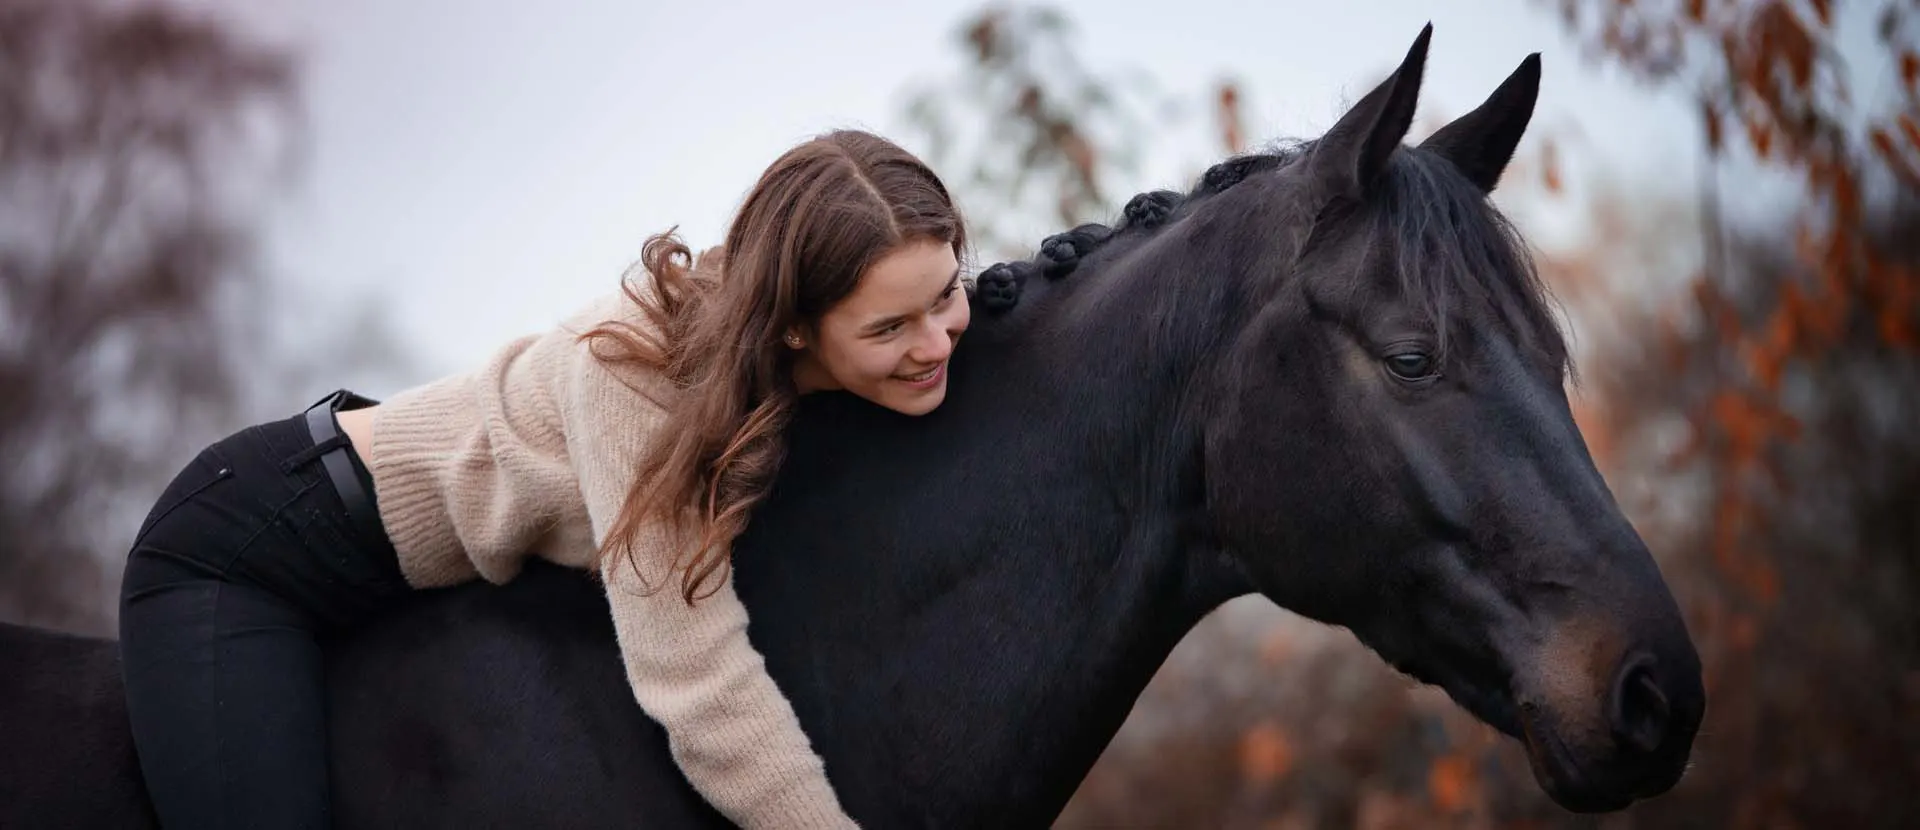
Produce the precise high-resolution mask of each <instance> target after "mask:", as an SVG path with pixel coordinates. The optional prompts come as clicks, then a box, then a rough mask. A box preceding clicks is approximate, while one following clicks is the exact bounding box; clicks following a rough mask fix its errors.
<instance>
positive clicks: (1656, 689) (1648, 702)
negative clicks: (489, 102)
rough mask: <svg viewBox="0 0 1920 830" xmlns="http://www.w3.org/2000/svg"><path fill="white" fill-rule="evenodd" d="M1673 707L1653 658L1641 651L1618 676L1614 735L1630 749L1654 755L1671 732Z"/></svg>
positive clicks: (1613, 710) (1622, 667) (1615, 685)
mask: <svg viewBox="0 0 1920 830" xmlns="http://www.w3.org/2000/svg"><path fill="white" fill-rule="evenodd" d="M1671 714H1672V709H1671V707H1670V706H1669V705H1668V703H1667V696H1666V694H1665V693H1663V692H1661V691H1660V684H1659V682H1658V681H1657V680H1655V679H1654V673H1653V658H1652V657H1650V656H1647V655H1645V654H1637V655H1634V656H1633V657H1631V658H1629V659H1628V660H1627V661H1626V663H1624V664H1622V665H1621V667H1620V673H1619V675H1617V676H1616V677H1615V678H1614V684H1613V703H1612V707H1611V709H1610V711H1609V712H1608V715H1609V718H1610V719H1611V720H1612V721H1613V737H1614V739H1615V740H1617V741H1619V742H1620V743H1622V744H1624V745H1626V746H1627V747H1628V748H1630V749H1633V750H1637V751H1639V752H1642V753H1646V754H1652V753H1653V752H1654V751H1655V750H1657V749H1659V748H1660V742H1661V739H1662V738H1665V737H1666V734H1667V719H1668V716H1669V715H1671Z"/></svg>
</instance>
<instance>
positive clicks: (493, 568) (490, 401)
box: [361, 290, 854, 828]
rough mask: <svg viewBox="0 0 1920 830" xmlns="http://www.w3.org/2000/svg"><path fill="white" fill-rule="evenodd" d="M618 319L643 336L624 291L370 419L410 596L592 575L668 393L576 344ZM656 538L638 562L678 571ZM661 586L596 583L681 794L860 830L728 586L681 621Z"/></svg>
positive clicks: (659, 572) (749, 813) (740, 819)
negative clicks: (476, 583)
mask: <svg viewBox="0 0 1920 830" xmlns="http://www.w3.org/2000/svg"><path fill="white" fill-rule="evenodd" d="M613 318H618V319H622V320H627V321H631V322H634V323H636V324H640V325H644V324H645V323H644V318H641V317H640V316H639V313H638V310H637V309H635V308H634V306H633V305H632V302H631V301H630V300H628V299H627V298H626V297H625V296H624V295H623V294H622V293H621V292H620V291H618V290H615V291H613V292H611V293H610V294H608V295H607V296H604V297H602V298H600V300H598V301H597V302H594V303H592V304H591V305H589V306H588V307H586V308H585V309H582V310H580V311H578V312H576V313H575V314H574V315H573V316H571V317H570V318H569V319H567V320H566V321H565V322H564V323H563V324H562V325H561V326H560V327H558V328H556V329H553V330H549V331H547V332H545V333H542V334H536V335H528V336H524V337H521V338H519V339H516V340H513V341H511V342H509V343H508V344H507V345H506V346H504V347H503V348H501V349H500V350H499V351H498V352H496V353H494V355H493V356H492V359H491V360H489V361H488V362H487V363H486V364H485V365H484V366H482V367H481V368H479V370H477V371H473V372H469V373H466V374H458V375H453V376H451V377H446V378H443V379H440V380H437V381H434V382H431V383H427V384H425V385H423V386H418V387H415V388H412V389H408V390H406V391H404V392H401V393H399V394H396V395H394V396H392V397H391V398H390V399H388V400H387V401H386V402H384V403H383V404H381V405H380V407H379V409H377V410H375V412H374V413H373V414H372V418H373V421H372V423H373V428H372V434H373V438H372V443H373V447H372V451H371V452H366V451H365V449H364V448H362V450H361V451H362V452H364V453H365V455H366V458H367V462H368V467H369V468H370V469H371V470H372V473H373V480H374V486H375V491H376V492H375V495H376V498H377V500H378V502H379V508H380V516H381V519H382V520H383V521H384V522H385V524H386V528H387V532H388V534H389V535H390V536H391V537H392V539H393V544H394V547H395V548H396V549H397V550H398V551H399V553H400V566H401V569H402V571H403V572H404V573H405V574H406V577H407V579H408V581H409V582H411V583H412V584H413V585H414V586H416V587H421V588H426V587H436V586H444V585H450V584H453V583H457V582H462V581H465V580H469V579H472V578H474V577H476V576H477V577H479V578H482V579H485V580H487V581H489V582H494V583H502V582H505V581H507V580H509V579H512V578H513V576H514V575H515V574H516V573H518V572H519V570H520V567H521V563H522V561H523V557H525V556H527V555H529V554H531V555H536V556H540V557H542V558H545V559H548V560H551V561H554V562H557V563H560V564H563V565H570V566H573V567H578V568H593V567H596V555H595V553H596V551H597V550H598V549H599V544H598V543H599V542H600V541H601V540H602V539H603V538H605V535H606V533H607V528H608V527H609V526H610V525H611V524H612V522H613V520H614V517H615V516H616V515H617V514H618V512H619V511H620V508H621V506H622V504H623V503H624V500H625V498H626V495H627V492H628V488H629V486H630V484H631V481H632V478H633V471H634V469H635V459H636V458H637V457H638V456H639V454H640V450H641V448H642V447H643V446H644V444H645V442H646V441H647V440H648V439H649V436H650V435H651V433H652V432H653V430H654V427H655V425H656V424H657V423H658V422H659V420H660V418H661V417H662V410H661V401H662V400H664V397H663V393H664V392H665V391H666V390H667V389H668V388H669V387H668V385H667V382H666V380H665V379H664V378H662V377H660V376H658V375H647V374H642V373H641V372H640V370H628V369H626V368H624V367H623V368H621V369H620V372H621V373H623V374H626V375H627V376H626V377H625V380H627V381H628V382H630V383H632V384H634V385H635V386H637V387H638V388H639V390H640V391H639V392H636V391H634V390H633V389H630V388H629V387H628V386H627V385H626V384H623V383H622V382H621V380H622V378H621V377H619V376H616V374H615V372H614V371H613V370H611V369H610V368H608V367H606V366H603V365H602V364H600V363H599V362H598V361H596V360H595V359H594V357H593V355H592V354H590V353H589V350H588V349H589V346H588V344H587V343H585V342H583V341H580V340H578V339H577V335H578V334H580V333H581V332H584V331H586V330H588V329H590V328H592V327H594V326H595V325H597V324H598V323H600V322H602V321H604V320H608V319H613ZM662 538H663V534H661V533H659V532H657V531H656V532H655V533H653V534H652V535H650V536H648V537H647V539H650V540H652V542H653V543H654V544H652V545H651V547H650V546H649V545H648V544H646V541H647V540H641V541H642V544H637V545H636V546H635V549H636V552H638V553H639V554H641V555H645V554H647V553H649V552H651V553H652V554H654V555H655V556H657V557H658V561H659V563H666V562H668V561H670V560H671V559H672V556H671V552H670V551H668V550H664V549H662V548H661V545H660V541H661V539H662ZM642 564H643V566H644V565H645V564H646V563H645V562H643V563H642ZM664 573H665V569H664V568H663V567H659V566H658V565H656V566H655V567H653V568H650V569H647V570H646V576H647V583H648V584H650V585H652V586H654V587H655V588H658V589H659V590H656V591H654V592H652V593H650V594H647V595H645V596H642V595H641V589H642V585H641V583H640V582H639V581H638V579H637V578H636V577H635V575H634V571H633V568H631V567H620V566H613V567H609V568H607V569H605V570H604V571H603V572H601V577H602V579H603V580H604V582H605V584H606V588H607V598H608V601H609V604H610V606H611V610H612V613H613V622H614V628H615V631H616V632H617V635H618V640H619V643H620V651H621V654H622V656H623V657H624V659H625V662H626V671H627V679H628V681H629V682H630V683H631V684H632V686H633V694H634V697H635V698H636V699H637V700H638V701H639V704H640V706H641V708H642V709H644V710H645V711H646V712H647V714H649V715H651V716H652V717H653V718H654V719H655V720H657V721H659V722H660V723H661V724H662V725H663V726H664V727H666V731H667V734H668V736H669V741H670V745H671V747H672V752H673V755H674V758H675V760H676V761H677V762H678V763H679V765H680V767H681V769H682V770H683V771H685V773H686V775H687V778H688V780H689V781H691V782H692V783H693V785H694V787H695V788H696V789H698V790H699V791H700V792H701V793H702V794H703V795H704V796H706V798H707V800H708V801H709V802H711V803H712V804H713V805H714V806H715V807H716V808H717V809H719V810H720V811H721V812H722V813H723V814H725V815H726V816H727V817H728V818H730V819H732V820H733V821H734V822H735V823H737V824H740V825H741V826H743V827H748V828H759V827H781V828H808V827H851V826H854V824H853V822H852V820H851V819H849V818H848V817H847V816H846V814H845V813H844V812H843V811H842V810H841V807H840V804H839V801H838V800H837V798H836V797H835V795H834V792H833V790H832V788H831V786H830V785H829V784H828V782H827V779H826V774H825V767H824V765H823V764H822V763H821V761H820V758H819V756H817V755H816V754H815V753H814V751H813V749H812V747H811V745H810V744H809V743H808V741H807V738H806V735H805V733H803V732H802V731H801V730H800V725H799V721H798V719H797V718H796V717H795V716H794V712H793V709H792V707H791V705H790V704H789V703H788V701H787V698H786V696H785V695H783V694H782V693H781V691H780V690H779V688H777V687H776V686H775V684H774V682H773V679H772V678H771V677H770V676H768V675H767V673H766V670H765V666H764V663H763V662H762V658H761V656H760V653H759V652H758V651H756V650H754V648H753V646H752V644H751V643H750V642H749V641H748V640H747V615H746V609H745V608H744V607H743V606H742V605H741V604H740V601H739V599H738V598H737V597H736V596H735V594H734V592H733V586H732V581H731V580H730V579H729V580H728V581H727V582H726V584H725V587H723V588H722V589H721V590H720V591H719V592H718V593H715V594H714V595H713V596H711V597H707V598H703V599H700V600H698V601H697V602H696V603H695V604H694V605H693V606H692V607H688V605H687V604H686V602H685V601H684V600H683V599H682V598H681V595H680V591H679V590H678V588H679V585H678V582H679V580H678V575H677V574H676V575H675V576H674V578H673V579H672V581H671V582H670V583H669V584H666V585H665V586H664V587H662V583H663V579H664V576H663V574H664Z"/></svg>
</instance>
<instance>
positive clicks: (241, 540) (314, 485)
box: [120, 390, 408, 830]
mask: <svg viewBox="0 0 1920 830" xmlns="http://www.w3.org/2000/svg"><path fill="white" fill-rule="evenodd" d="M366 403H370V401H367V400H366V399H364V398H359V397H358V396H355V395H352V394H351V393H347V392H345V391H344V390H342V392H337V393H335V394H334V395H331V396H329V397H328V398H327V399H325V400H322V401H321V403H319V404H316V405H315V406H316V407H322V408H324V409H326V410H327V411H326V412H324V413H322V415H321V417H324V418H326V419H328V420H327V423H328V424H331V425H332V429H331V431H333V432H338V426H337V423H335V422H334V421H333V420H332V419H333V415H332V411H334V410H337V409H339V408H357V406H360V405H364V404H366ZM343 444H344V439H343V438H339V437H335V438H333V439H332V440H330V441H328V442H325V443H321V444H318V445H316V441H315V440H314V436H313V435H312V433H311V432H310V430H309V426H308V423H307V420H306V417H305V416H304V415H301V416H294V417H291V418H287V419H285V420H280V421H273V422H270V423H265V424H260V425H257V426H252V427H248V428H246V429H244V430H241V431H240V432H237V433H235V434H233V435H231V436H228V437H227V438H225V439H222V440H220V441H219V442H217V443H215V444H213V445H212V446H209V447H207V448H206V449H205V450H203V451H202V452H201V453H200V455H199V456H198V457H196V458H195V459H194V460H193V461H192V462H190V463H188V464H187V466H186V468H185V469H184V470H182V471H181V472H180V474H179V475H178V476H177V477H176V478H175V479H174V480H173V483H172V484H170V485H169V486H168V487H167V488H166V490H165V492H163V493H162V494H161V496H160V499H159V501H158V503H156V504H155V505H154V507H153V511H152V512H151V513H149V514H148V516H147V519H146V521H145V522H143V523H142V524H141V527H140V531H139V533H138V534H137V535H136V537H135V540H134V545H133V550H132V552H131V553H130V554H129V555H128V557H127V567H126V573H125V577H124V581H123V583H122V588H121V596H120V643H121V654H122V661H123V666H124V668H125V673H126V686H127V711H128V714H129V716H130V718H131V720H132V725H133V738H134V744H135V746H136V748H137V750H138V754H139V758H140V767H141V770H142V772H143V773H144V775H145V777H146V781H147V788H148V791H149V792H150V793H151V795H152V798H153V802H154V806H155V807H156V809H157V810H158V812H159V817H160V823H161V825H162V826H163V827H166V828H193V829H194V830H242V828H247V830H253V828H278V827H289V828H291V827H298V828H313V829H314V830H324V828H326V827H328V826H329V825H330V821H331V819H330V817H329V800H330V797H329V792H328V781H327V767H328V756H327V721H326V700H327V699H326V686H325V682H324V664H323V661H322V656H321V643H322V640H323V638H324V637H325V636H326V635H328V634H330V633H333V632H336V631H339V630H341V629H342V628H344V627H346V626H350V625H352V624H353V623H355V622H356V621H359V620H362V619H364V618H365V617H366V616H367V615H368V614H369V613H370V612H373V611H376V610H378V609H380V608H381V607H382V606H383V605H384V604H386V603H388V602H391V601H392V600H394V599H395V598H398V597H400V596H402V595H404V594H405V593H406V592H407V590H408V588H407V584H406V581H405V579H404V578H403V577H402V576H401V575H400V569H399V564H398V562H397V559H396V556H395V554H394V550H393V545H392V544H391V543H390V542H389V541H388V540H387V537H386V535H385V533H384V532H381V531H379V530H378V527H377V513H376V514H374V516H375V519H374V521H375V522H376V525H375V526H374V527H369V526H368V524H367V522H366V521H365V518H366V515H367V513H366V512H365V506H364V505H362V506H361V508H360V509H361V511H362V512H360V513H358V514H355V513H350V512H349V511H348V509H347V502H346V501H344V500H343V499H342V496H341V488H340V487H337V486H336V485H335V483H334V481H333V480H332V478H331V477H330V476H329V475H328V471H327V465H326V463H323V459H322V457H321V456H322V453H323V451H327V450H332V449H335V448H336V447H341V446H342V445H343ZM345 460H350V461H351V462H352V467H351V469H352V471H353V473H354V475H355V476H356V477H357V479H358V481H357V482H350V483H349V485H348V487H347V489H348V491H349V492H352V491H353V487H352V486H351V485H352V484H354V483H357V484H359V485H361V488H360V489H361V492H364V493H365V494H366V498H367V500H368V501H367V502H366V503H365V504H371V498H372V493H373V488H372V485H371V476H369V475H368V474H367V472H366V468H365V467H364V466H363V465H362V464H361V463H360V462H359V459H358V458H357V457H355V456H354V453H352V452H350V451H349V452H346V453H345V457H344V458H338V457H337V458H335V459H334V460H333V461H332V462H330V463H334V464H340V462H342V461H345ZM337 469H339V470H346V469H349V468H348V467H346V466H344V465H343V466H339V467H338V468H337ZM356 519H359V521H358V522H357V523H356Z"/></svg>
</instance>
